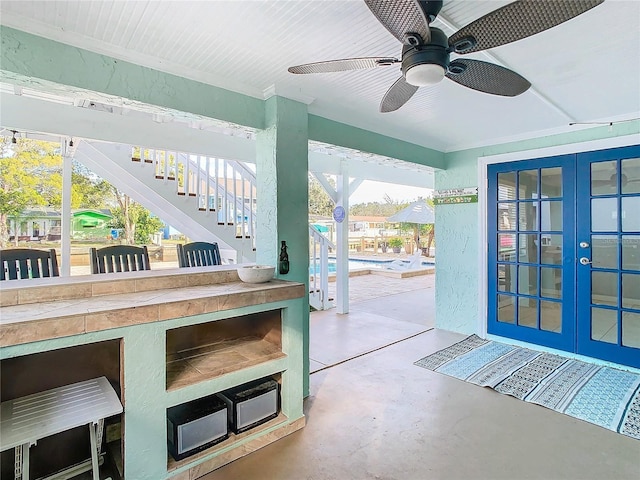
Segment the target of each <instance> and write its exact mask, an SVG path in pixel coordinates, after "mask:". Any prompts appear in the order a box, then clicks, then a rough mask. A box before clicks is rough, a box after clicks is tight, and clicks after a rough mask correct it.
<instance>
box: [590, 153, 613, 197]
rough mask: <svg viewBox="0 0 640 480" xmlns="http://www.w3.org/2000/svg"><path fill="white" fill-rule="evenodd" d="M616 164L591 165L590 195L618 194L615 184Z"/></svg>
mask: <svg viewBox="0 0 640 480" xmlns="http://www.w3.org/2000/svg"><path fill="white" fill-rule="evenodd" d="M616 172H617V162H616V161H615V160H612V161H609V162H595V163H592V164H591V195H611V194H614V193H618V185H617V182H616Z"/></svg>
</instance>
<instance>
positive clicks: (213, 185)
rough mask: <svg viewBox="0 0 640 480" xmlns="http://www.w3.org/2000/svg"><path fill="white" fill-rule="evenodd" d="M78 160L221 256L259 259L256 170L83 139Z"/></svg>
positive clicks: (232, 258)
mask: <svg viewBox="0 0 640 480" xmlns="http://www.w3.org/2000/svg"><path fill="white" fill-rule="evenodd" d="M75 158H76V159H77V160H78V161H80V162H81V163H83V164H84V165H85V166H86V167H88V168H90V169H91V170H93V171H94V172H95V173H96V174H97V175H99V176H100V177H102V178H104V179H105V180H107V181H108V182H110V183H111V184H112V185H114V186H115V187H117V188H118V189H119V190H121V191H122V192H124V193H125V194H127V195H129V196H130V197H131V198H133V199H134V200H135V201H136V202H138V203H140V204H142V205H144V206H145V207H146V208H148V209H149V210H150V211H151V212H153V213H154V214H155V215H157V216H158V217H159V218H161V219H162V220H164V221H165V222H167V223H168V224H169V225H171V226H172V227H174V228H176V229H177V230H179V231H180V232H181V233H183V234H184V235H186V236H187V237H189V238H190V239H193V240H194V241H196V240H197V241H208V242H218V245H219V247H220V253H221V256H222V257H223V260H225V261H226V262H229V263H233V262H237V263H240V262H253V261H255V258H256V255H255V204H256V178H255V173H254V172H252V171H251V169H249V168H248V167H247V166H246V165H244V164H243V163H241V162H236V161H232V160H223V159H218V158H212V157H206V156H201V155H194V154H189V153H185V152H175V151H164V150H154V149H148V148H144V147H139V146H133V145H126V144H111V143H102V142H87V141H82V142H80V144H79V145H78V146H77V148H76V150H75Z"/></svg>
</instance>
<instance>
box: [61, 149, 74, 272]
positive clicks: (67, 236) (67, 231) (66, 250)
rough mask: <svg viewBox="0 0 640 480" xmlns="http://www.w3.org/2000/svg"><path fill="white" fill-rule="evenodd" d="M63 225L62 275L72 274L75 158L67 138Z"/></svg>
mask: <svg viewBox="0 0 640 480" xmlns="http://www.w3.org/2000/svg"><path fill="white" fill-rule="evenodd" d="M61 147H62V155H63V156H62V225H61V226H60V256H61V259H62V261H61V262H60V263H61V265H60V275H61V276H63V277H68V276H70V275H71V172H72V171H73V159H72V158H71V156H70V152H69V146H68V145H67V140H62V145H61Z"/></svg>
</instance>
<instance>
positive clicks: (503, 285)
mask: <svg viewBox="0 0 640 480" xmlns="http://www.w3.org/2000/svg"><path fill="white" fill-rule="evenodd" d="M516 278H517V277H516V265H513V264H512V265H510V264H503V263H502V264H498V290H500V291H502V292H511V293H516Z"/></svg>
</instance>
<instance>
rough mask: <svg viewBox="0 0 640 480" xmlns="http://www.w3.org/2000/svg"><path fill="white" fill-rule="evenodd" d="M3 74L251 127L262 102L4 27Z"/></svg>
mask: <svg viewBox="0 0 640 480" xmlns="http://www.w3.org/2000/svg"><path fill="white" fill-rule="evenodd" d="M0 33H1V36H2V46H1V52H0V54H1V57H0V66H1V69H2V71H3V74H7V73H10V74H11V76H12V77H14V76H15V75H19V76H21V77H23V78H24V79H29V78H39V79H42V80H48V81H50V82H54V83H58V84H61V85H70V86H73V87H77V88H82V89H87V90H92V91H96V92H102V93H107V94H109V95H115V96H118V97H123V98H127V99H130V100H136V101H139V102H143V103H147V104H150V105H158V106H162V107H166V108H172V109H176V110H180V111H183V112H190V113H195V114H198V115H204V116H207V117H211V118H217V119H220V120H225V121H229V122H234V123H237V124H240V125H246V126H250V127H255V128H262V127H263V126H264V123H263V122H264V115H263V102H262V100H259V99H257V98H253V97H248V96H246V95H241V94H239V93H235V92H231V91H229V90H225V89H222V88H218V87H214V86H212V85H207V84H204V83H200V82H196V81H194V80H188V79H186V78H182V77H178V76H176V75H170V74H168V73H164V72H160V71H158V70H153V69H151V68H146V67H141V66H139V65H134V64H132V63H129V62H125V61H122V60H118V59H115V58H111V57H107V56H105V55H100V54H97V53H93V52H90V51H88V50H83V49H81V48H76V47H72V46H70V45H66V44H64V43H59V42H54V41H52V40H47V39H44V38H42V37H38V36H35V35H31V34H28V33H25V32H22V31H20V30H15V29H13V28H9V27H5V26H3V27H2V30H1V32H0Z"/></svg>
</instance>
